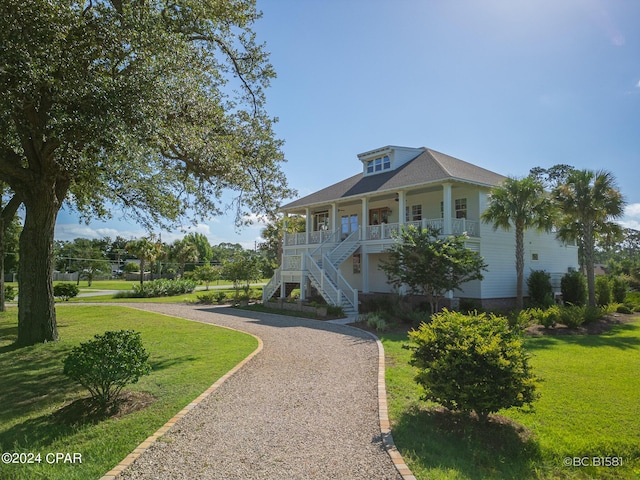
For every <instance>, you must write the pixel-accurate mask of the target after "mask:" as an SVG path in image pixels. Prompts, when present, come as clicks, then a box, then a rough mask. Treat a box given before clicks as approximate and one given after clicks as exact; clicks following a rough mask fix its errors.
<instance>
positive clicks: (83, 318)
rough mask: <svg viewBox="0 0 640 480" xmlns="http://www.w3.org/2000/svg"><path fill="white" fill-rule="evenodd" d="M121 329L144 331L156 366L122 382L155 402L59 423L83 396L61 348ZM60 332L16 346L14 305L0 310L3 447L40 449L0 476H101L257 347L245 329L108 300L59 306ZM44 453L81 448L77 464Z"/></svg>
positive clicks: (2, 468) (0, 427)
mask: <svg viewBox="0 0 640 480" xmlns="http://www.w3.org/2000/svg"><path fill="white" fill-rule="evenodd" d="M119 329H134V330H136V331H139V332H141V333H142V340H143V343H144V346H145V348H146V349H147V351H148V352H149V353H150V354H151V356H150V359H149V360H150V362H151V364H152V368H153V370H152V373H151V374H150V375H149V376H146V377H143V378H141V379H140V381H139V382H138V383H137V384H135V385H132V386H130V387H127V388H128V389H130V390H135V391H141V392H149V393H150V394H152V395H153V396H154V397H155V398H156V400H155V401H154V403H152V404H151V405H150V406H149V407H147V408H146V409H144V410H141V411H138V412H135V413H131V414H129V415H126V416H124V417H122V418H120V419H117V420H116V419H111V420H105V421H102V422H100V423H97V424H95V425H93V424H84V425H75V426H74V425H68V424H65V423H61V422H59V421H57V420H56V418H57V417H56V415H55V413H56V411H58V410H59V409H60V408H61V407H62V406H63V405H66V404H68V403H69V402H71V401H73V400H76V399H78V398H81V397H84V396H86V395H87V392H86V391H84V390H82V389H81V387H79V386H77V385H75V384H72V383H71V382H70V381H69V380H68V379H67V378H66V377H65V376H64V375H63V374H62V362H63V359H64V357H65V356H66V354H67V353H68V352H69V351H70V350H71V348H72V347H73V346H75V345H77V344H78V343H80V342H81V341H86V340H89V339H91V338H92V337H93V335H95V334H96V333H102V332H104V331H106V330H119ZM58 332H59V334H60V341H59V342H56V343H49V344H40V345H35V346H32V347H25V348H20V349H15V348H13V346H12V345H11V344H12V342H13V341H14V340H15V338H16V335H17V310H16V309H15V308H11V309H9V311H8V312H6V313H0V371H1V372H2V374H1V375H0V450H1V451H2V452H14V451H17V452H35V453H41V454H42V463H41V464H31V465H5V464H0V478H2V479H3V480H6V479H11V480H13V479H33V478H43V479H44V478H46V479H64V480H67V479H91V478H100V477H101V476H102V475H104V474H105V473H106V472H107V471H109V470H110V469H111V468H113V467H114V466H115V465H116V464H117V463H119V462H120V461H121V460H122V459H123V458H124V457H126V456H127V455H128V454H129V453H130V452H131V451H132V450H133V449H134V448H135V447H136V446H137V445H139V444H140V442H142V441H143V440H144V439H146V438H147V437H148V436H149V435H151V434H153V433H154V432H155V431H156V430H157V429H158V428H159V427H160V426H162V425H163V424H164V423H165V422H166V421H167V420H169V419H170V418H171V417H172V416H173V415H174V414H175V413H177V412H178V411H180V410H181V409H182V408H183V407H184V406H185V405H187V404H188V403H190V402H191V401H192V400H193V399H194V398H196V397H197V396H198V395H199V394H200V393H202V392H203V391H204V390H206V389H207V388H208V387H209V386H211V385H212V384H213V383H214V382H215V381H216V380H217V379H219V378H220V377H221V376H222V375H224V374H225V373H226V372H228V371H229V370H230V369H231V368H233V367H234V366H235V365H236V364H237V363H238V362H240V361H241V360H242V359H243V358H245V357H246V356H247V355H248V354H249V353H251V352H252V351H253V350H254V349H255V348H256V347H257V340H256V339H255V338H253V337H251V336H249V335H246V334H243V333H239V332H235V331H231V330H227V329H223V328H219V327H215V326H211V325H205V324H202V323H197V322H190V321H186V320H181V319H177V318H173V317H168V316H164V315H157V314H152V313H148V312H142V311H137V310H133V309H129V308H118V307H113V306H104V307H90V306H80V305H77V306H60V307H59V308H58ZM48 452H69V453H75V452H77V453H80V454H81V455H82V464H76V465H49V464H47V463H46V461H45V457H44V455H45V454H46V453H48Z"/></svg>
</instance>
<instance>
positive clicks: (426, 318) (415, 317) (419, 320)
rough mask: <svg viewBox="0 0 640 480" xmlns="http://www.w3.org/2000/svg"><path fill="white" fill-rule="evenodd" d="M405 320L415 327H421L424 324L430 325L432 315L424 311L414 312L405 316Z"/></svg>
mask: <svg viewBox="0 0 640 480" xmlns="http://www.w3.org/2000/svg"><path fill="white" fill-rule="evenodd" d="M404 320H405V322H406V323H409V324H411V325H412V326H413V327H419V326H420V325H422V324H423V323H429V322H430V321H431V313H429V312H426V311H424V310H412V311H410V312H408V313H406V314H405V317H404Z"/></svg>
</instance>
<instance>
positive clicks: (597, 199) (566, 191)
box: [553, 170, 625, 307]
mask: <svg viewBox="0 0 640 480" xmlns="http://www.w3.org/2000/svg"><path fill="white" fill-rule="evenodd" d="M553 198H554V200H555V201H556V202H557V204H558V205H559V207H560V209H561V210H562V218H561V220H560V226H559V228H558V237H559V238H561V239H563V240H576V241H577V243H578V245H579V246H580V247H581V249H582V255H583V258H584V266H585V270H586V272H587V286H588V291H589V306H591V307H595V306H596V293H595V273H594V261H595V246H596V241H597V239H598V238H602V237H603V236H606V235H612V236H615V237H617V236H619V235H621V233H622V228H621V227H620V225H618V224H616V223H613V222H612V220H614V219H616V218H619V217H621V216H622V214H623V212H624V206H625V200H624V197H623V196H622V194H621V193H620V191H619V190H618V187H617V185H616V181H615V178H614V176H613V175H612V174H611V173H610V172H607V171H605V170H599V171H593V170H574V171H573V172H571V173H570V174H569V176H568V177H567V180H566V182H565V183H563V184H561V185H558V186H557V187H556V188H555V189H554V190H553Z"/></svg>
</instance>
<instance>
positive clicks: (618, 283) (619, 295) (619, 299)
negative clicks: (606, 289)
mask: <svg viewBox="0 0 640 480" xmlns="http://www.w3.org/2000/svg"><path fill="white" fill-rule="evenodd" d="M628 289H629V287H628V285H627V282H625V281H624V278H622V277H611V295H612V296H613V301H614V302H616V303H624V300H625V297H626V296H627V290H628Z"/></svg>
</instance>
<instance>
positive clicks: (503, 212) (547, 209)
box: [482, 176, 555, 309]
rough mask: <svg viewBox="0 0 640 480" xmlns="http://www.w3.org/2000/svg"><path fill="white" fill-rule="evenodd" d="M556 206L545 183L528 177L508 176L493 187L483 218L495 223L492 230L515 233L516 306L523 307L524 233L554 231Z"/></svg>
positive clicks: (485, 220)
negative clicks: (535, 230)
mask: <svg viewBox="0 0 640 480" xmlns="http://www.w3.org/2000/svg"><path fill="white" fill-rule="evenodd" d="M554 211H555V209H554V206H553V202H552V201H551V199H550V198H549V195H548V194H547V193H546V192H545V190H544V186H543V185H542V182H540V181H539V180H537V179H535V178H533V177H531V176H529V177H524V178H522V179H517V178H511V177H510V178H507V179H506V180H505V181H504V182H503V183H502V184H501V185H500V186H497V187H494V188H493V189H492V190H491V193H490V197H489V206H488V208H487V209H486V210H485V211H484V213H483V214H482V221H483V222H485V223H493V229H494V230H497V229H498V228H502V229H504V230H510V229H511V228H515V235H516V307H517V308H518V309H522V306H523V302H522V297H523V284H524V232H525V230H528V229H530V228H536V229H537V230H545V231H547V232H548V231H551V229H552V228H553V220H554Z"/></svg>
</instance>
